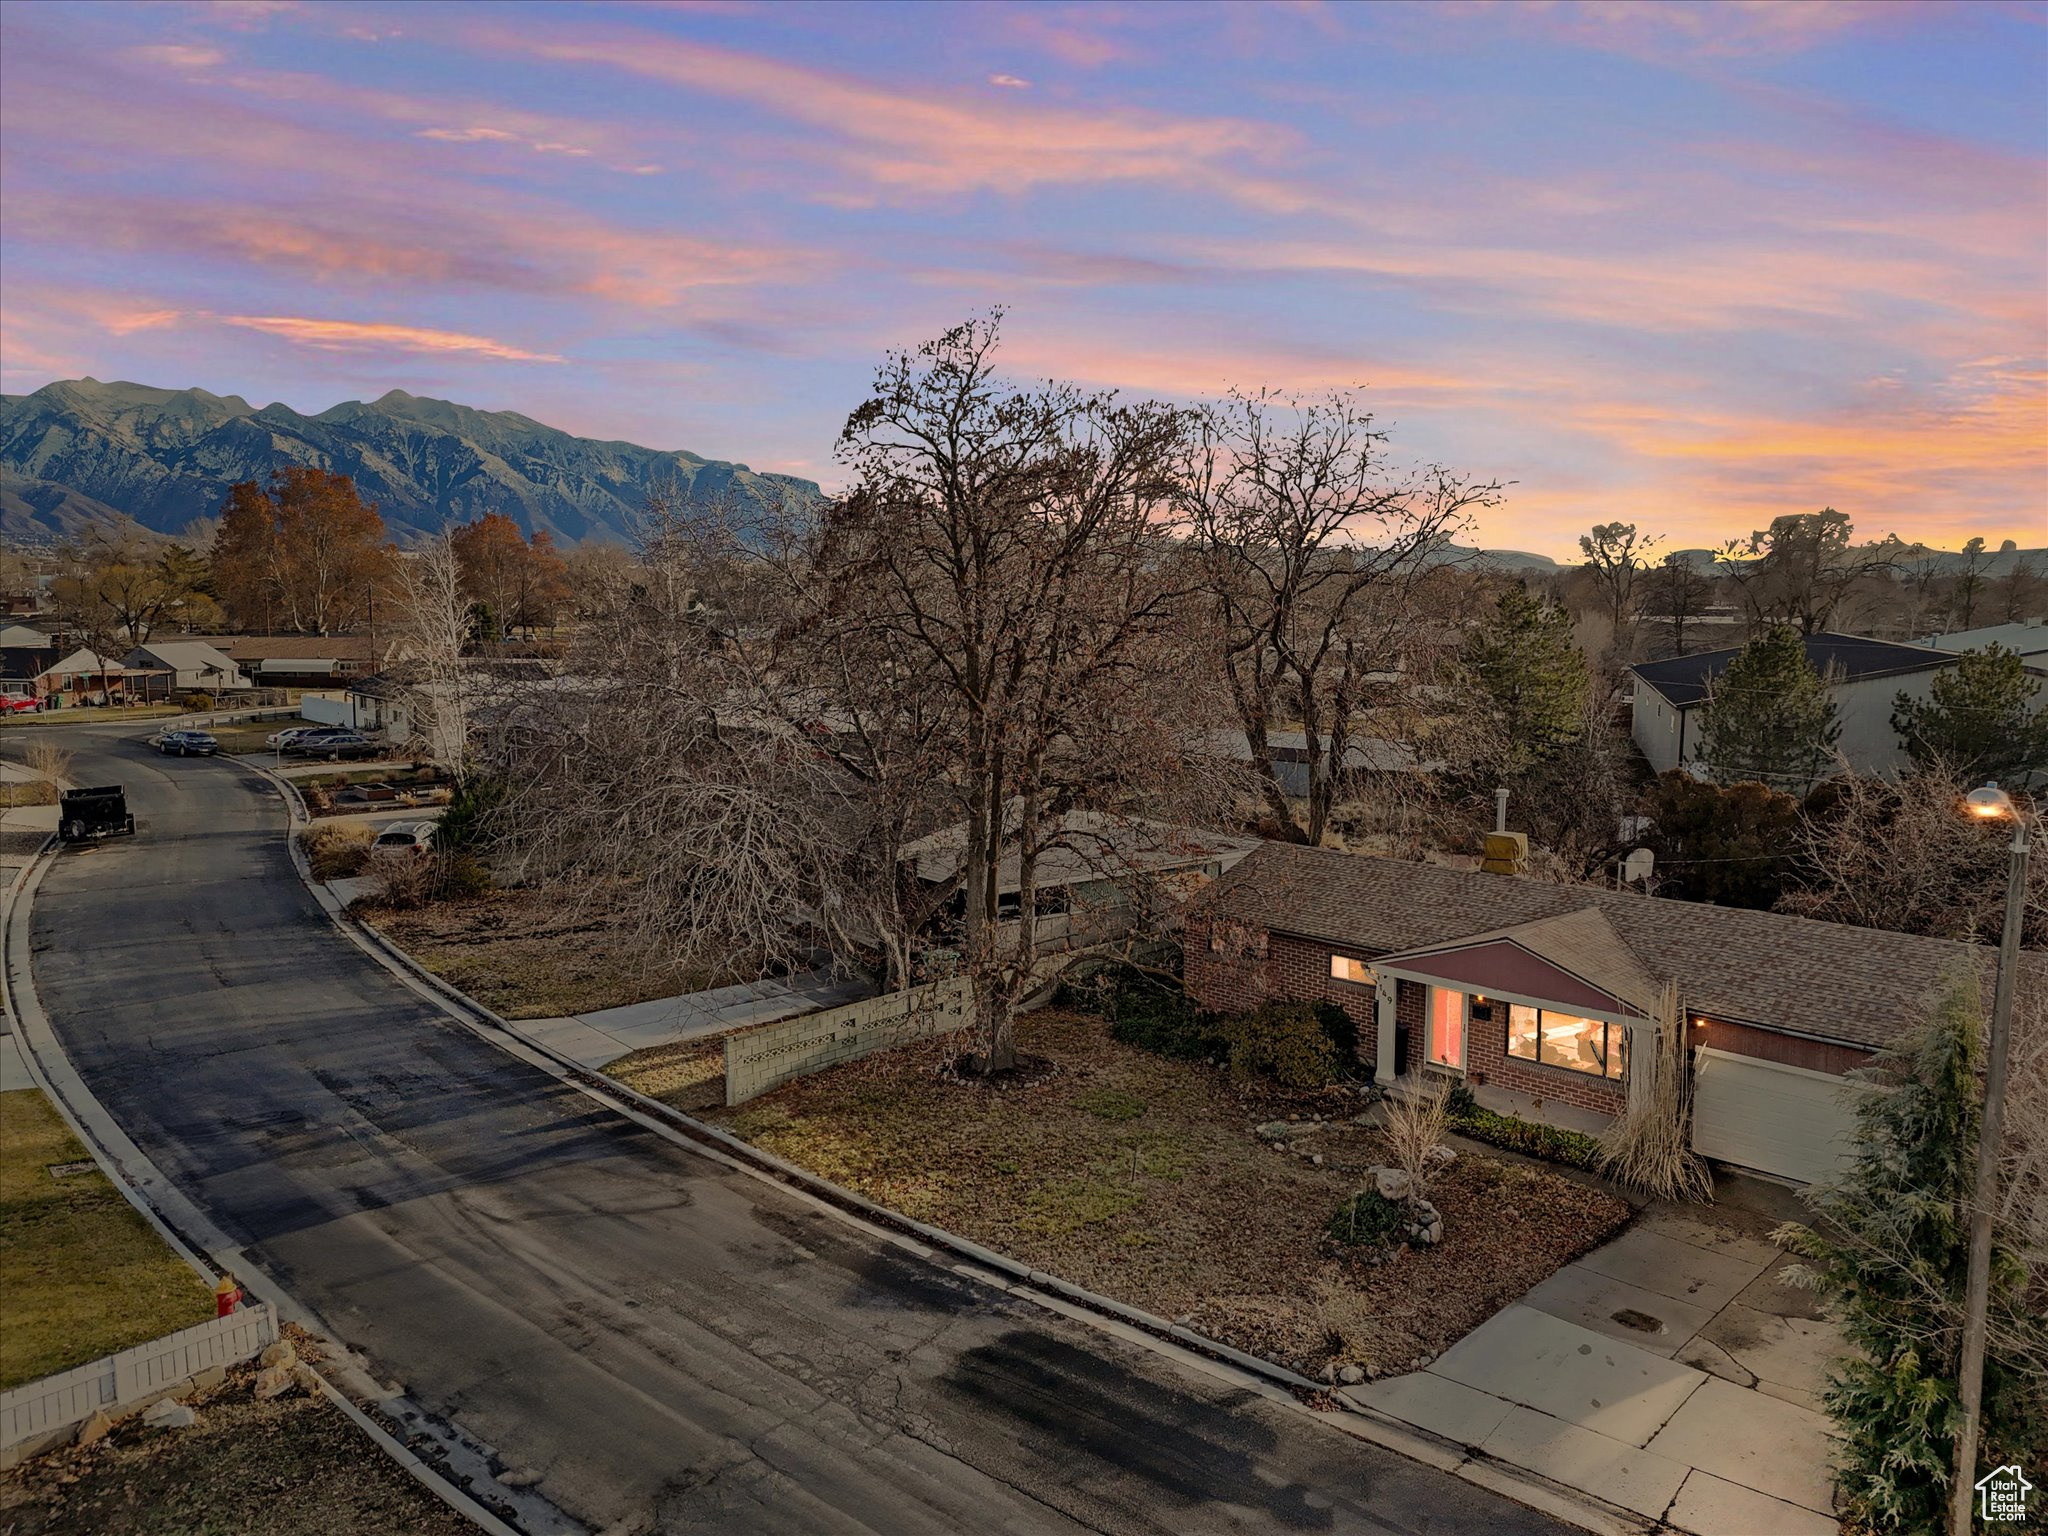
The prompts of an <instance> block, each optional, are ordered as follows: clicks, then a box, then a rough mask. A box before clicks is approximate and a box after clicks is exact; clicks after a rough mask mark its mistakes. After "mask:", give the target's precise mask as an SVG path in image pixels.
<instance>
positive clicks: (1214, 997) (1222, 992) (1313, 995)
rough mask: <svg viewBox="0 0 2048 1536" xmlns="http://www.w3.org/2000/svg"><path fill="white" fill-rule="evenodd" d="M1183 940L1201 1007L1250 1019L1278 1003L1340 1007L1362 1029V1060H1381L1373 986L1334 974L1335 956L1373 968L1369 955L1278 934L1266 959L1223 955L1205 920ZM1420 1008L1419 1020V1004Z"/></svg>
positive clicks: (1268, 940) (1192, 923)
mask: <svg viewBox="0 0 2048 1536" xmlns="http://www.w3.org/2000/svg"><path fill="white" fill-rule="evenodd" d="M1182 938H1183V943H1184V949H1183V955H1184V957H1185V958H1184V961H1183V968H1182V969H1183V979H1184V980H1185V981H1186V983H1187V989H1188V995H1189V996H1190V997H1192V998H1193V999H1194V1000H1195V1004H1196V1006H1197V1007H1201V1008H1206V1009H1208V1010H1210V1011H1211V1012H1214V1013H1247V1012H1249V1011H1250V1010H1251V1009H1253V1008H1256V1007H1258V1005H1259V1004H1260V1003H1262V1002H1264V1001H1265V1000H1266V999H1267V998H1273V997H1282V998H1297V999H1302V1000H1306V1001H1309V1002H1328V1003H1335V1004H1336V1005H1337V1006H1338V1007H1339V1008H1342V1009H1343V1010H1344V1012H1345V1013H1346V1014H1348V1015H1349V1016H1350V1019H1351V1022H1352V1023H1354V1024H1356V1025H1357V1026H1358V1056H1359V1060H1360V1061H1362V1062H1364V1063H1365V1064H1366V1065H1368V1066H1370V1065H1371V1064H1372V1062H1373V1061H1374V1060H1375V1059H1376V1057H1375V1054H1374V1053H1375V1052H1376V1051H1377V1050H1378V1048H1379V1047H1378V1028H1377V1025H1378V1019H1377V1009H1378V1005H1377V1001H1376V997H1375V993H1374V990H1373V988H1372V986H1371V985H1369V984H1367V985H1363V986H1361V985H1360V984H1359V983H1357V982H1352V981H1339V980H1337V979H1336V978H1335V977H1334V976H1332V975H1331V974H1330V956H1331V955H1333V954H1338V955H1349V956H1350V957H1351V958H1352V959H1354V960H1364V961H1365V962H1366V963H1367V964H1370V963H1371V961H1370V960H1369V959H1368V957H1367V955H1366V952H1365V951H1364V950H1362V949H1346V948H1344V947H1342V946H1340V945H1331V944H1323V943H1319V942H1313V941H1311V940H1308V939H1297V938H1294V937H1292V936H1290V935H1288V934H1284V933H1273V934H1266V935H1264V939H1265V946H1266V953H1265V954H1264V955H1263V956H1261V955H1259V954H1257V953H1256V952H1255V951H1254V950H1252V949H1249V948H1244V949H1241V950H1238V951H1232V950H1225V951H1222V952H1218V951H1215V950H1212V949H1210V947H1209V925H1208V923H1207V921H1206V920H1204V919H1201V918H1192V919H1190V920H1189V921H1188V924H1187V926H1186V928H1185V929H1184V930H1183V931H1182ZM1415 1008H1416V1017H1418V1018H1419V1017H1420V1016H1421V1014H1420V1010H1421V1000H1420V999H1419V998H1418V999H1417V1000H1416V1003H1415Z"/></svg>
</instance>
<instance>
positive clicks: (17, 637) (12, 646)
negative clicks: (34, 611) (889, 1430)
mask: <svg viewBox="0 0 2048 1536" xmlns="http://www.w3.org/2000/svg"><path fill="white" fill-rule="evenodd" d="M51 644H54V642H53V641H52V640H51V639H50V637H49V635H48V634H46V633H45V632H44V631H42V630H40V629H30V628H29V627H28V626H27V625H26V624H9V625H7V626H6V627H5V628H0V650H5V651H18V650H36V649H40V648H42V647H44V646H48V645H51Z"/></svg>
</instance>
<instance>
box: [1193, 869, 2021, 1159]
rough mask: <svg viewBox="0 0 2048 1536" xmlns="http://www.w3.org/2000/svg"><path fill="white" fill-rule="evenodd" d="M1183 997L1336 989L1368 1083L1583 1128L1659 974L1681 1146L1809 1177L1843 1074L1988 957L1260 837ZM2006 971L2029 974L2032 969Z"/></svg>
mask: <svg viewBox="0 0 2048 1536" xmlns="http://www.w3.org/2000/svg"><path fill="white" fill-rule="evenodd" d="M1183 939H1184V944H1185V950H1186V979H1187V988H1188V992H1189V994H1190V995H1191V996H1192V997H1193V998H1194V1000H1195V1002H1196V1003H1197V1004H1198V1005H1200V1006H1201V1007H1203V1008H1207V1009H1213V1010H1216V1011H1218V1012H1228V1013H1235V1012H1242V1011H1245V1010H1247V1009H1250V1008H1252V1007H1255V1006H1257V1004H1258V1003H1259V1002H1260V1001H1262V1000H1263V999H1266V998H1270V997H1280V998H1295V999H1312V1000H1316V1001H1328V1002H1333V1003H1336V1004H1337V1005H1338V1006H1340V1007H1341V1008H1343V1009H1344V1011H1345V1012H1346V1013H1347V1014H1349V1015H1350V1016H1351V1018H1352V1019H1353V1020H1354V1021H1356V1023H1357V1025H1358V1031H1359V1033H1358V1039H1359V1055H1360V1057H1361V1058H1362V1059H1363V1061H1364V1062H1365V1063H1366V1064H1367V1065H1368V1066H1369V1067H1370V1068H1371V1069H1372V1071H1373V1073H1374V1075H1375V1078H1376V1080H1377V1081H1378V1082H1380V1083H1382V1084H1385V1085H1396V1084H1399V1083H1401V1082H1403V1081H1408V1082H1414V1081H1427V1080H1429V1079H1432V1078H1442V1079H1448V1080H1453V1081H1462V1082H1464V1083H1466V1084H1467V1085H1468V1086H1469V1087H1470V1088H1471V1089H1472V1092H1473V1095H1474V1097H1475V1098H1477V1099H1478V1100H1479V1102H1480V1103H1481V1104H1483V1105H1486V1106H1487V1107H1490V1108H1493V1109H1497V1110H1501V1111H1503V1112H1507V1113H1513V1114H1518V1115H1521V1116H1523V1117H1525V1118H1533V1119H1540V1120H1545V1121H1549V1122H1551V1123H1554V1124H1561V1125H1567V1126H1572V1127H1575V1128H1578V1129H1585V1130H1594V1129H1598V1128H1599V1127H1600V1126H1602V1125H1604V1124H1606V1123H1607V1122H1608V1121H1609V1120H1611V1119H1612V1118H1613V1117H1614V1116H1616V1115H1618V1114H1620V1113H1621V1112H1622V1111H1623V1109H1625V1108H1626V1106H1627V1104H1628V1102H1629V1095H1630V1092H1631V1089H1632V1086H1633V1084H1634V1083H1635V1082H1636V1081H1637V1078H1636V1077H1635V1075H1634V1074H1632V1073H1631V1070H1630V1057H1631V1054H1632V1052H1634V1051H1636V1050H1647V1049H1649V1048H1650V1045H1651V1041H1652V1039H1653V1030H1654V1026H1653V1025H1652V1024H1651V1023H1650V1020H1651V1019H1652V1018H1653V1017H1654V1014H1655V1009H1656V1003H1657V998H1658V994H1659V992H1660V991H1661V989H1662V987H1663V985H1664V983H1665V982H1666V981H1667V980H1675V981H1676V982H1677V984H1678V999H1679V1007H1680V1008H1681V1010H1683V1016H1684V1018H1685V1019H1686V1021H1687V1023H1686V1030H1687V1039H1688V1043H1689V1044H1690V1045H1691V1046H1692V1047H1693V1059H1694V1063H1695V1083H1696V1100H1695V1107H1694V1134H1693V1140H1694V1145H1695V1146H1696V1147H1697V1148H1698V1149H1699V1151H1701V1152H1702V1153H1704V1154H1706V1155H1707V1156H1710V1157H1714V1158H1718V1159H1721V1160H1723V1161H1725V1162H1729V1163H1734V1164H1737V1165H1739V1166H1742V1167H1745V1168H1750V1169H1755V1170H1757V1171H1759V1172H1763V1173H1769V1174H1775V1175H1777V1176H1779V1177H1782V1178H1787V1179H1794V1180H1800V1181H1810V1180H1813V1179H1816V1178H1819V1177H1821V1176H1823V1175H1825V1174H1827V1173H1828V1172H1830V1171H1831V1170H1832V1169H1833V1168H1834V1167H1835V1166H1836V1164H1837V1162H1838V1160H1839V1159H1840V1157H1841V1156H1842V1155H1843V1152H1844V1149H1845V1147H1846V1145H1847V1138H1848V1137H1849V1135H1850V1133H1851V1130H1852V1123H1853V1121H1852V1105H1853V1102H1854V1095H1855V1093H1856V1091H1857V1090H1856V1089H1854V1088H1853V1087H1849V1086H1848V1085H1845V1083H1844V1081H1843V1074H1845V1073H1847V1072H1849V1071H1851V1070H1853V1069H1854V1068H1857V1067H1861V1066H1863V1065H1865V1064H1866V1063H1868V1062H1869V1061H1870V1060H1871V1058H1872V1056H1873V1054H1874V1053H1875V1052H1876V1051H1877V1050H1878V1049H1879V1048H1881V1047H1883V1046H1885V1045H1887V1044H1889V1043H1890V1042H1891V1041H1892V1040H1893V1039H1894V1038H1895V1037H1896V1036H1897V1035H1898V1034H1899V1033H1900V1032H1901V1031H1903V1030H1905V1029H1907V1028H1908V1027H1910V1026H1912V1025H1915V1024H1917V1023H1920V1022H1922V1021H1923V1020H1924V1019H1925V1018H1926V1016H1927V1013H1928V994H1929V992H1930V991H1931V990H1932V989H1934V988H1936V987H1937V986H1938V985H1939V984H1940V982H1941V981H1942V979H1943V977H1944V976H1946V975H1948V974H1949V973H1950V972H1951V971H1952V970H1953V968H1955V967H1957V966H1959V965H1980V966H1981V967H1982V970H1983V971H1984V972H1987V973H1988V970H1989V963H1988V957H1986V956H1985V955H1983V954H1982V953H1981V952H1980V951H1978V950H1977V949H1976V948H1975V947H1973V946H1971V945H1967V944H1958V943H1953V942H1950V941H1948V940H1945V939H1928V938H1920V937H1917V936H1914V935H1911V934H1901V933H1886V932H1881V931H1878V930H1876V929H1870V928H1853V927H1849V926H1846V925H1843V924H1839V923H1823V922H1816V921H1814V920H1812V919H1810V918H1802V917H1788V916H1785V915H1783V914H1780V913H1775V912H1757V911H1751V910H1748V909H1746V908H1739V907H1715V906H1707V905H1704V904H1701V903H1695V902H1683V901H1672V900H1668V899H1665V898H1662V897H1656V896H1639V895H1634V894H1629V893H1624V892H1619V891H1608V890H1601V889H1597V888H1595V887H1591V886H1573V885H1547V884H1542V883H1539V882H1536V881H1530V880H1519V879H1515V878H1512V877H1510V876H1506V875H1489V874H1480V873H1476V872H1467V871H1463V870H1452V869H1443V868H1440V867H1437V866H1435V865H1427V864H1404V863H1399V862H1396V861H1393V860H1388V859H1374V858H1363V857H1359V856H1357V855H1353V854H1343V853H1333V852H1329V851H1327V850H1323V849H1315V848H1304V847H1300V846H1297V845H1294V844H1288V843H1267V844H1264V845H1263V846H1261V847H1260V848H1259V849H1258V851H1257V852H1255V853H1253V854H1251V855H1250V856H1249V857H1248V858H1246V859H1244V860H1243V861H1242V862H1240V863H1239V864H1238V865H1237V866H1236V867H1235V868H1234V869H1232V870H1231V871H1230V872H1228V873H1227V874H1225V875H1224V876H1223V877H1222V879H1220V880H1219V881H1217V883H1216V885H1215V886H1214V887H1213V888H1212V889H1211V890H1209V891H1208V892H1206V893H1205V894H1204V895H1203V896H1202V897H1201V898H1200V899H1199V900H1198V901H1197V902H1196V903H1195V905H1194V906H1193V907H1192V908H1191V909H1190V911H1189V912H1188V914H1187V918H1186V923H1185V929H1184V934H1183ZM2026 966H2027V967H2028V968H2029V969H2030V972H2031V973H2032V974H2034V975H2036V976H2037V977H2038V979H2039V980H2040V981H2042V982H2048V962H2044V961H2043V959H2042V957H2039V956H2034V955H2029V956H2028V958H2027V960H2026Z"/></svg>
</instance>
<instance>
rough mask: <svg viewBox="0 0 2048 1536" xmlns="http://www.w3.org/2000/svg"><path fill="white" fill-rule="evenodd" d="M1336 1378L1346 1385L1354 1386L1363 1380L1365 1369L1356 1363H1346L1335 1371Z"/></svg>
mask: <svg viewBox="0 0 2048 1536" xmlns="http://www.w3.org/2000/svg"><path fill="white" fill-rule="evenodd" d="M1337 1379H1338V1380H1339V1381H1341V1382H1343V1383H1344V1385H1345V1386H1347V1387H1355V1386H1357V1385H1358V1384H1359V1383H1360V1382H1361V1381H1363V1380H1365V1371H1364V1370H1363V1369H1362V1368H1361V1367H1359V1366H1356V1365H1347V1366H1345V1367H1344V1369H1343V1370H1341V1371H1339V1372H1338V1373H1337Z"/></svg>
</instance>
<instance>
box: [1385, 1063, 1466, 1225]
mask: <svg viewBox="0 0 2048 1536" xmlns="http://www.w3.org/2000/svg"><path fill="white" fill-rule="evenodd" d="M1450 1120H1451V1097H1450V1085H1449V1084H1448V1083H1445V1082H1438V1083H1436V1084H1434V1085H1433V1086H1430V1087H1427V1088H1424V1089H1422V1090H1420V1091H1418V1092H1416V1093H1412V1094H1403V1095H1402V1096H1401V1097H1399V1098H1389V1099H1388V1100H1387V1102H1386V1108H1385V1109H1383V1110H1382V1111H1381V1113H1380V1133H1381V1134H1382V1135H1383V1136H1385V1137H1386V1138H1387V1147H1388V1150H1389V1153H1390V1155H1391V1156H1392V1158H1393V1166H1394V1167H1396V1168H1398V1169H1400V1170H1401V1171H1402V1172H1403V1173H1405V1174H1407V1175H1408V1203H1409V1205H1410V1206H1411V1207H1412V1206H1416V1205H1420V1204H1421V1203H1422V1202H1423V1201H1425V1200H1427V1199H1428V1198H1429V1189H1430V1185H1431V1184H1433V1183H1434V1182H1435V1181H1436V1176H1437V1175H1438V1174H1439V1173H1441V1172H1442V1171H1443V1166H1444V1157H1443V1145H1444V1133H1445V1132H1446V1131H1447V1130H1449V1128H1450Z"/></svg>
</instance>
